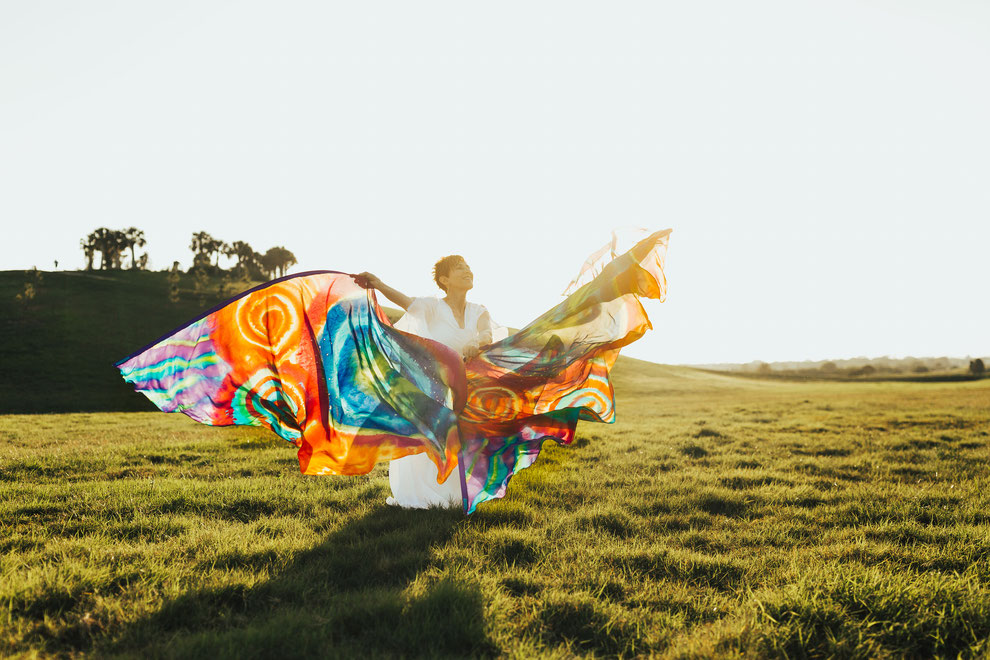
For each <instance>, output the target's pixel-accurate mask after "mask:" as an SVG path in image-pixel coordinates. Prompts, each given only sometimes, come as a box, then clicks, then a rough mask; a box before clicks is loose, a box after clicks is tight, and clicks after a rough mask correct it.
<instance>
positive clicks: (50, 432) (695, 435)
mask: <svg viewBox="0 0 990 660" xmlns="http://www.w3.org/2000/svg"><path fill="white" fill-rule="evenodd" d="M615 376H616V385H617V395H618V418H619V421H618V422H617V423H616V424H614V425H611V426H606V425H596V424H590V423H588V424H586V423H582V425H581V426H580V427H579V435H578V440H577V441H576V442H575V446H572V447H569V448H558V447H556V446H549V445H548V446H547V447H546V449H545V451H544V454H543V456H542V457H541V459H540V461H539V462H538V463H537V465H536V466H535V467H533V468H531V469H530V470H528V471H525V472H523V473H522V474H521V475H520V476H518V477H517V478H516V479H515V480H514V481H513V482H512V483H511V485H510V487H509V494H508V497H506V498H505V499H504V500H501V501H497V502H493V503H489V504H486V505H482V506H481V507H480V508H479V511H478V513H477V514H475V515H473V516H471V517H469V518H465V517H464V516H462V515H461V514H460V513H459V512H450V511H439V510H435V511H403V510H395V509H391V508H389V507H386V506H385V504H384V500H385V497H386V495H387V493H388V481H387V474H386V469H385V467H384V466H380V467H379V468H377V469H376V470H375V471H374V472H373V473H371V474H370V475H367V476H363V477H353V478H316V477H303V476H301V475H299V474H298V465H297V463H296V460H295V456H294V453H293V452H292V451H291V448H289V447H288V446H287V445H285V443H283V442H282V441H281V440H278V439H276V438H274V436H272V435H271V434H268V433H267V432H261V431H258V430H255V429H244V428H228V429H214V428H209V427H205V426H199V425H196V424H195V423H193V422H191V421H190V420H188V419H186V418H184V417H182V416H179V415H164V414H160V413H97V414H65V415H38V416H34V415H11V416H3V417H0V557H2V558H0V621H2V625H0V627H2V634H0V655H15V656H16V655H24V656H28V657H30V656H33V655H43V656H48V655H64V656H72V655H93V656H100V657H104V656H132V657H138V656H140V657H145V656H148V657H214V656H220V657H248V658H250V657H272V656H278V657H294V656H298V657H314V656H328V657H333V656H344V657H348V656H351V657H353V656H362V657H367V656H394V657H399V656H408V655H430V656H509V657H531V656H542V657H567V656H570V655H574V654H589V655H595V656H602V657H606V656H633V655H657V656H661V657H692V656H747V657H766V656H771V657H829V656H838V657H862V658H874V657H903V656H910V657H930V656H942V657H952V658H955V657H957V655H959V656H961V657H985V656H986V655H987V654H988V653H990V645H988V642H987V641H986V640H987V637H988V636H990V474H988V468H987V465H988V460H990V381H987V380H984V381H977V382H970V383H941V384H918V383H787V382H780V381H760V380H753V379H740V378H734V377H729V376H720V375H717V374H710V373H704V372H699V371H694V370H690V369H686V368H675V367H661V366H657V365H651V364H648V363H642V362H636V361H633V360H622V361H621V362H620V366H619V367H618V368H617V371H616V374H615Z"/></svg>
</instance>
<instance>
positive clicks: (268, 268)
mask: <svg viewBox="0 0 990 660" xmlns="http://www.w3.org/2000/svg"><path fill="white" fill-rule="evenodd" d="M297 263H298V262H297V261H296V255H294V254H292V253H291V252H289V251H288V250H286V249H285V248H284V247H282V246H278V247H273V248H271V249H269V250H268V252H265V254H264V256H263V257H261V267H262V269H263V270H264V271H265V274H266V275H267V276H268V277H269V278H272V277H273V276H274V275H275V274H278V276H279V277H284V276H285V272H286V271H287V270H289V268H291V267H292V266H294V265H296V264H297Z"/></svg>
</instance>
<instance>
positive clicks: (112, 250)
mask: <svg viewBox="0 0 990 660" xmlns="http://www.w3.org/2000/svg"><path fill="white" fill-rule="evenodd" d="M80 245H81V247H82V249H83V253H84V254H85V255H86V257H87V267H88V268H92V254H93V253H95V252H99V253H100V270H110V269H119V268H120V254H121V252H122V251H123V248H124V245H125V238H124V232H122V231H118V230H116V229H107V228H106V227H100V228H98V229H96V230H94V231H93V232H92V233H91V234H90V235H89V236H87V237H86V238H85V239H83V240H82V241H80Z"/></svg>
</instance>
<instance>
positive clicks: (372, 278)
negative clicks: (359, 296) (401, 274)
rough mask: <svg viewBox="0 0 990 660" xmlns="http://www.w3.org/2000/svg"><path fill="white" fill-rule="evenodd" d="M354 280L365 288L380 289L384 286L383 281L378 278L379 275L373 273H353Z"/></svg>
mask: <svg viewBox="0 0 990 660" xmlns="http://www.w3.org/2000/svg"><path fill="white" fill-rule="evenodd" d="M352 277H353V278H354V282H355V283H356V284H357V285H358V286H360V287H364V288H365V289H380V288H381V287H382V281H381V280H380V279H378V276H377V275H373V274H371V273H368V272H364V273H360V274H359V275H352Z"/></svg>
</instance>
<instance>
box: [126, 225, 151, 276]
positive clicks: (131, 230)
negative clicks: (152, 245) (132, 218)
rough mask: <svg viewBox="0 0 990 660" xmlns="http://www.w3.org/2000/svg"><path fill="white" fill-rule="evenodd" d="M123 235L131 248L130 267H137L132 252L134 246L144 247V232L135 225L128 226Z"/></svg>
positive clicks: (145, 243)
mask: <svg viewBox="0 0 990 660" xmlns="http://www.w3.org/2000/svg"><path fill="white" fill-rule="evenodd" d="M124 237H125V240H126V244H127V247H129V248H130V249H131V268H132V269H136V268H137V267H138V261H137V256H135V254H134V247H135V246H137V247H144V246H145V245H147V241H145V240H144V232H143V231H141V230H140V229H138V228H137V227H128V228H127V229H125V230H124Z"/></svg>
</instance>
